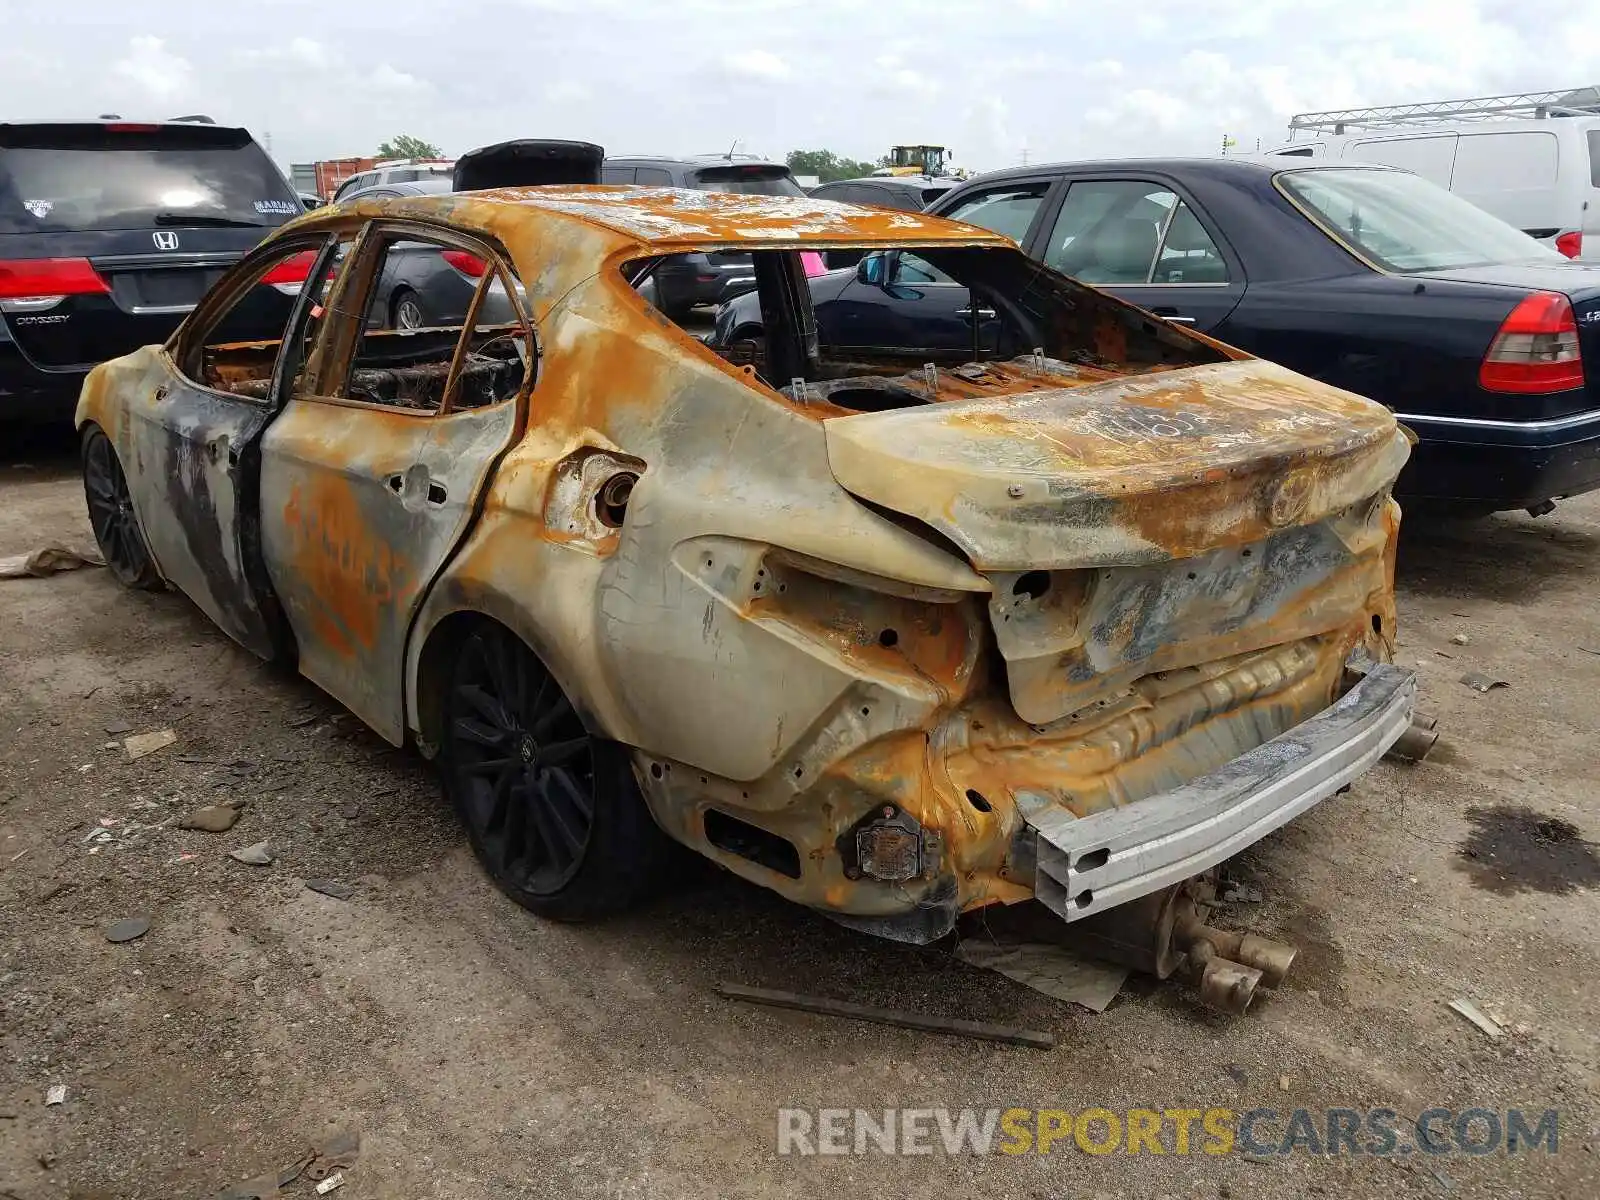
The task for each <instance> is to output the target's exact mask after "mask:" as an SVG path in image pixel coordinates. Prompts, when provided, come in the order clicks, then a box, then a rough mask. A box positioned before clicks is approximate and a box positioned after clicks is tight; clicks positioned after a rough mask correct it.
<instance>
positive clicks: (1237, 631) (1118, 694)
mask: <svg viewBox="0 0 1600 1200" xmlns="http://www.w3.org/2000/svg"><path fill="white" fill-rule="evenodd" d="M825 428H826V434H827V440H828V454H829V462H830V464H831V465H832V468H833V471H834V475H835V477H836V478H837V479H838V480H839V482H840V483H841V484H842V485H843V486H844V487H845V488H846V489H847V490H849V491H850V492H852V493H853V494H854V495H856V496H857V497H859V498H861V499H863V500H867V501H870V502H872V503H874V504H876V505H879V506H881V507H883V508H887V509H891V510H893V511H895V512H897V513H901V514H903V515H905V516H908V517H914V518H916V519H917V520H918V521H921V522H923V523H925V524H926V525H929V526H932V527H933V528H934V529H936V530H938V531H939V532H940V533H942V534H944V535H945V536H946V537H948V538H949V539H950V540H951V541H952V542H954V543H955V544H956V545H957V546H959V547H960V548H961V550H962V551H963V552H964V553H965V554H966V555H967V556H968V557H969V558H970V559H971V561H972V564H973V565H974V566H975V567H976V568H977V569H978V570H980V571H982V572H984V573H985V574H986V575H987V576H988V578H989V581H990V584H991V586H992V588H993V591H992V594H991V598H990V603H989V617H990V625H991V627H992V629H993V631H994V634H995V640H996V644H997V646H998V648H999V650H1000V654H1001V656H1002V658H1003V659H1004V660H1005V663H1006V676H1007V684H1008V688H1009V691H1010V695H1011V701H1012V706H1013V707H1014V708H1015V710H1016V712H1017V714H1018V715H1019V716H1020V717H1022V719H1023V720H1025V721H1027V722H1029V723H1031V724H1034V725H1036V726H1037V725H1044V724H1048V723H1050V722H1053V721H1057V720H1061V719H1064V718H1068V717H1071V716H1072V715H1073V714H1077V713H1081V712H1084V711H1086V710H1091V706H1097V707H1095V708H1094V709H1092V711H1095V712H1097V713H1101V714H1103V713H1105V712H1107V711H1111V710H1113V709H1115V707H1116V706H1118V705H1120V704H1126V703H1133V702H1134V700H1135V698H1134V697H1133V695H1132V693H1131V692H1130V690H1129V689H1130V688H1131V687H1132V685H1133V684H1134V683H1135V682H1137V681H1138V680H1140V679H1143V678H1144V677H1146V676H1149V675H1152V674H1155V675H1157V676H1158V677H1159V676H1160V675H1161V673H1164V672H1169V671H1177V670H1182V669H1184V668H1190V667H1200V668H1203V669H1210V665H1213V664H1218V663H1223V662H1225V661H1229V660H1232V659H1233V658H1234V657H1235V656H1238V655H1243V654H1248V653H1251V652H1253V651H1257V650H1262V649H1265V648H1267V647H1274V646H1284V645H1288V644H1290V643H1302V644H1305V645H1307V646H1309V645H1312V644H1314V643H1315V642H1316V640H1317V639H1320V638H1322V637H1323V636H1324V635H1328V634H1332V633H1335V631H1341V630H1343V631H1348V630H1349V629H1350V628H1351V627H1352V625H1353V623H1359V624H1361V625H1362V626H1363V627H1364V626H1365V619H1364V618H1363V617H1362V613H1363V612H1364V610H1365V608H1366V606H1367V605H1368V604H1369V603H1370V600H1371V597H1372V596H1374V595H1376V594H1381V593H1382V592H1383V591H1384V589H1385V588H1386V587H1387V573H1388V549H1389V546H1390V542H1391V539H1392V535H1393V525H1392V521H1391V520H1390V519H1389V517H1388V512H1389V510H1388V508H1387V506H1386V505H1385V504H1384V503H1382V501H1383V500H1384V499H1385V498H1386V496H1387V494H1388V489H1389V487H1390V486H1391V485H1392V483H1393V482H1394V479H1395V476H1396V475H1397V474H1398V473H1399V471H1400V468H1401V466H1402V465H1403V464H1404V462H1405V460H1406V457H1407V455H1408V453H1409V446H1408V443H1407V439H1406V435H1405V433H1404V432H1403V431H1402V430H1401V429H1400V427H1399V426H1398V425H1397V424H1396V422H1395V420H1394V417H1393V416H1392V415H1391V414H1390V413H1389V411H1388V410H1387V409H1385V408H1382V407H1380V406H1379V405H1376V404H1373V403H1372V402H1371V401H1368V400H1364V399H1362V398H1360V397H1358V396H1354V395H1352V394H1350V393H1348V392H1342V391H1340V390H1338V389H1336V388H1332V387H1328V386H1327V385H1324V384H1319V383H1317V382H1315V381H1314V380H1310V379H1307V378H1305V377H1303V376H1299V375H1295V374H1294V373H1292V372H1290V371H1287V370H1285V369H1283V368H1281V367H1277V366H1274V365H1272V364H1270V363H1266V362H1262V361H1260V360H1255V359H1249V360H1244V361H1238V362H1228V363H1218V364H1215V365H1209V366H1197V367H1186V368H1182V369H1179V370H1175V371H1166V372H1161V373H1159V374H1150V375H1143V376H1139V377H1133V378H1127V377H1125V378H1121V379H1114V380H1109V381H1105V382H1101V383H1097V384H1091V385H1087V386H1083V387H1078V388H1068V389H1053V390H1050V391H1044V392H1030V393H1027V394H1023V395H1016V396H1012V397H1006V398H1000V399H994V400H989V399H985V400H974V401H964V402H961V401H958V402H954V403H948V404H939V405H930V406H927V407H924V408H919V409H907V410H897V411H893V412H884V413H869V414H862V415H859V416H850V417H839V418H835V419H833V420H830V421H828V422H827V423H826V427H825ZM1318 653H1320V652H1318ZM1263 686H1264V687H1265V686H1266V685H1265V684H1263Z"/></svg>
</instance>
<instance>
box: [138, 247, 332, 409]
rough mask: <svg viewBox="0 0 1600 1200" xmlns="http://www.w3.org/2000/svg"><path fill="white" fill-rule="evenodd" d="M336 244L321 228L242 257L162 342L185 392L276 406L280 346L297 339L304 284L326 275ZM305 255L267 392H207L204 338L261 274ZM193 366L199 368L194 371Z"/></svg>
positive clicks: (210, 389) (303, 314) (303, 307)
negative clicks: (306, 266)
mask: <svg viewBox="0 0 1600 1200" xmlns="http://www.w3.org/2000/svg"><path fill="white" fill-rule="evenodd" d="M338 245H339V230H338V229H336V228H322V229H316V230H306V231H304V232H303V233H297V234H293V235H290V236H288V237H284V238H279V239H275V240H273V241H271V242H269V243H267V244H266V245H263V246H258V247H257V248H256V249H255V250H253V251H251V252H250V253H249V254H247V255H246V256H245V257H244V258H243V259H241V260H240V261H239V262H238V263H237V264H236V265H235V266H234V267H233V268H232V270H231V272H230V277H229V279H228V280H227V283H226V285H225V286H223V287H218V288H215V289H213V290H212V291H211V292H210V293H208V294H207V295H206V296H205V297H204V298H203V299H202V300H201V301H200V303H199V304H198V305H197V306H196V307H195V308H194V310H193V311H192V312H191V313H190V314H189V315H188V316H187V317H186V318H185V319H184V321H183V323H182V324H180V325H179V326H178V328H177V329H175V330H174V331H173V332H172V336H171V337H169V338H168V339H167V341H166V344H165V345H164V346H163V347H162V349H163V351H164V352H165V353H166V355H167V357H168V358H169V359H170V360H171V362H172V367H173V370H174V371H175V372H176V373H177V375H178V376H179V377H180V378H181V379H182V380H183V381H184V382H185V383H186V384H188V385H189V386H190V387H193V388H197V389H199V390H200V391H203V392H206V393H208V394H209V395H213V396H221V397H224V398H226V399H228V400H236V401H238V402H239V403H241V404H250V405H253V406H255V407H257V408H274V407H276V401H277V400H281V399H282V397H278V395H277V389H278V386H279V374H280V372H281V370H282V360H283V350H284V346H285V345H287V344H288V342H289V340H290V338H291V337H297V336H299V334H300V332H301V331H302V329H303V326H304V324H305V320H306V312H307V306H306V302H305V296H306V288H307V285H309V284H310V282H311V281H312V280H316V279H319V278H322V277H323V275H325V274H326V273H327V271H328V270H329V268H330V266H331V263H332V256H333V254H334V251H335V249H336V247H337V246H338ZM307 250H310V251H313V252H315V258H313V259H312V263H311V269H310V270H309V271H308V272H307V274H306V284H302V285H301V291H300V295H299V296H297V297H296V298H295V302H294V304H293V306H291V308H290V310H289V319H288V321H286V322H285V323H284V327H283V331H282V332H281V333H280V334H279V336H278V339H277V341H278V353H277V356H276V358H275V359H274V362H273V368H272V379H273V388H272V390H271V391H270V392H269V393H268V395H267V396H266V397H265V398H259V399H258V398H257V397H254V396H247V395H242V394H240V393H238V392H230V391H226V390H224V389H221V388H215V387H212V386H211V385H210V384H209V383H207V382H206V381H205V378H204V375H205V372H204V370H203V366H204V364H203V361H202V356H203V355H204V353H205V347H206V338H207V336H208V335H210V333H211V332H212V331H213V330H214V329H216V328H217V326H218V325H219V324H221V322H222V321H223V320H225V319H226V318H227V316H228V314H229V313H230V312H232V311H233V309H234V307H235V306H236V305H237V304H239V303H241V302H242V301H243V300H244V298H245V297H246V296H247V295H248V294H249V292H250V290H251V289H252V288H256V287H260V286H261V277H262V276H263V275H265V274H266V273H267V272H268V271H270V270H271V269H272V268H273V267H275V266H277V265H279V264H280V263H282V262H284V261H285V260H286V259H289V258H292V257H294V256H295V255H296V254H303V253H305V252H306V251H307ZM196 367H201V368H202V369H200V370H195V369H194V368H196Z"/></svg>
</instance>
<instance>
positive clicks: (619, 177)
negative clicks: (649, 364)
mask: <svg viewBox="0 0 1600 1200" xmlns="http://www.w3.org/2000/svg"><path fill="white" fill-rule="evenodd" d="M600 182H601V183H632V184H638V185H639V186H641V187H677V188H692V189H693V190H695V191H698V192H742V193H744V194H746V195H754V196H804V195H805V194H806V193H805V189H803V188H802V187H801V186H800V185H799V184H798V183H796V182H795V180H794V175H793V173H792V172H791V171H790V170H789V168H788V167H786V166H784V165H783V164H782V163H775V162H767V161H765V160H764V159H759V158H729V157H712V156H710V155H706V156H704V157H699V158H652V157H649V156H645V155H627V156H623V157H618V158H608V159H606V160H605V162H604V163H603V164H602V165H601V168H600ZM651 279H652V280H653V282H654V285H655V295H654V296H653V297H652V299H653V300H654V301H655V303H656V306H657V307H658V308H660V309H661V311H662V312H664V313H666V314H668V315H669V316H671V317H673V318H674V319H678V320H681V319H682V318H684V317H686V316H687V315H688V313H689V310H690V309H691V308H694V307H695V306H696V305H699V304H719V303H721V302H722V301H724V300H727V299H731V298H732V297H734V296H737V295H739V294H740V293H742V292H747V291H750V290H751V289H752V288H754V287H755V274H754V272H753V270H752V269H751V266H750V256H749V255H748V254H741V253H739V252H738V251H717V252H714V253H710V254H679V255H674V256H673V257H672V258H669V259H667V260H666V261H665V262H663V263H662V264H661V265H660V266H659V267H657V268H656V270H655V272H654V273H653V274H652V275H651Z"/></svg>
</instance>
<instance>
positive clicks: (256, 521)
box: [123, 228, 337, 659]
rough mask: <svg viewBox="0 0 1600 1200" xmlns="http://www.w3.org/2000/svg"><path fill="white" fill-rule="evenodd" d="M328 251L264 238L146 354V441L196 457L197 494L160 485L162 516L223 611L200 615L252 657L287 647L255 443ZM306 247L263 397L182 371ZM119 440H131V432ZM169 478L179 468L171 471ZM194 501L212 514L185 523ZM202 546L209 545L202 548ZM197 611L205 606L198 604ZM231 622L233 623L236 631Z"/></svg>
mask: <svg viewBox="0 0 1600 1200" xmlns="http://www.w3.org/2000/svg"><path fill="white" fill-rule="evenodd" d="M335 245H337V237H336V235H335V233H334V232H333V231H332V230H330V229H328V228H320V229H314V230H306V231H301V232H296V233H292V234H289V235H287V236H285V237H281V238H273V239H271V240H270V241H268V242H266V243H264V244H262V245H260V246H257V247H256V248H255V249H253V250H252V251H251V252H250V253H249V254H247V255H245V256H244V257H243V258H242V259H240V260H239V262H238V263H237V264H235V266H234V267H233V268H231V269H230V271H229V273H228V275H227V277H226V278H225V279H224V280H223V281H222V282H221V283H220V284H219V285H218V286H217V287H216V288H213V289H212V291H210V292H209V293H207V294H206V295H205V296H203V297H202V298H201V301H200V303H199V304H197V305H196V306H195V307H194V309H193V310H192V311H191V312H190V314H189V315H188V317H186V318H185V319H184V321H183V322H182V323H181V324H180V325H179V326H178V328H177V329H176V330H174V331H173V333H172V334H171V335H170V336H169V337H168V339H167V341H166V342H165V343H164V344H163V345H162V346H161V347H160V348H159V349H158V350H157V351H156V352H155V353H156V361H157V363H158V364H159V370H158V373H157V378H158V380H159V382H158V383H157V387H156V393H155V397H154V406H155V407H156V408H157V409H158V410H159V411H157V412H155V413H153V414H152V417H151V419H150V420H149V422H148V426H149V427H151V436H152V437H153V438H154V439H156V440H155V444H156V445H159V446H161V447H162V456H163V457H162V461H163V462H169V461H170V462H171V463H173V464H179V465H180V468H181V466H182V465H183V464H188V465H190V466H195V460H197V459H198V460H201V461H200V462H199V464H198V466H196V469H197V470H198V472H199V473H200V476H202V477H203V480H202V483H203V491H204V492H205V495H204V497H200V496H198V495H192V494H191V493H190V491H189V489H188V488H187V487H185V485H184V484H183V482H182V481H181V480H173V481H171V482H170V483H169V485H168V486H169V489H170V490H169V496H170V499H169V500H168V501H167V504H166V507H167V508H168V509H169V510H170V511H169V512H167V513H166V514H165V515H166V516H169V517H170V518H171V519H172V520H173V522H174V523H175V524H176V525H177V526H178V527H179V528H180V529H181V530H182V538H183V541H184V542H185V543H186V548H187V551H188V553H187V556H186V561H185V562H184V564H183V566H184V568H185V569H186V570H187V569H188V568H194V569H197V570H198V572H199V578H201V579H203V581H204V585H205V591H206V593H207V594H208V597H209V600H210V601H211V603H212V604H214V605H215V606H216V607H217V608H219V609H221V610H222V613H221V614H220V615H219V613H217V612H210V613H208V615H210V616H211V617H212V619H213V620H214V621H216V622H217V623H218V625H219V626H220V627H221V628H222V629H223V631H224V632H226V633H228V634H229V636H231V637H233V638H234V639H235V640H236V641H238V642H240V643H241V644H242V645H244V646H245V647H246V648H247V649H249V650H250V651H251V652H252V653H254V654H257V655H258V656H260V657H262V658H267V659H274V658H279V657H284V656H287V655H289V654H292V652H293V641H292V638H291V637H290V635H289V630H288V626H287V625H286V624H285V623H284V621H283V619H282V613H281V610H280V609H279V607H278V604H277V597H276V596H275V594H274V593H273V590H272V585H271V582H270V581H269V579H268V578H267V574H266V566H265V562H264V560H263V558H262V556H261V551H260V503H259V501H260V496H259V479H260V442H261V437H262V435H263V433H264V432H265V431H266V429H267V427H268V426H269V425H270V424H271V423H272V420H273V418H274V417H275V416H276V415H277V413H278V412H279V411H281V408H282V403H283V397H282V392H283V389H284V387H285V371H284V365H285V350H286V348H288V347H290V346H299V345H300V344H301V339H302V336H303V333H304V329H305V322H306V321H307V319H308V316H309V312H310V304H311V300H310V297H311V296H312V294H313V292H314V291H315V288H314V287H313V286H311V284H312V281H314V280H317V279H320V278H322V277H323V274H324V273H325V272H326V271H327V269H328V264H329V261H330V257H331V254H332V248H333V247H334V246H335ZM307 251H311V252H313V259H312V263H311V267H310V270H309V271H308V273H307V275H306V283H304V284H302V285H301V288H300V291H299V294H298V295H297V296H296V297H295V299H294V302H293V304H292V305H291V306H290V308H289V316H288V319H287V320H286V321H285V322H284V325H283V328H282V329H281V330H280V331H279V332H278V335H277V338H276V341H277V352H276V354H275V355H274V357H273V363H272V373H271V376H270V382H269V385H268V389H267V395H266V396H265V397H264V398H261V399H257V398H255V397H251V396H245V395H240V394H239V393H236V392H231V391H226V390H224V389H221V388H216V387H213V386H211V385H210V384H208V383H206V382H205V381H204V379H203V378H197V377H196V375H197V374H199V375H203V372H197V373H195V374H191V372H190V371H189V370H187V369H185V368H188V367H193V366H195V365H197V364H198V363H199V362H200V361H201V359H200V358H199V356H200V355H203V353H204V347H205V340H204V339H205V337H206V335H207V334H209V333H210V332H211V331H212V330H213V329H215V328H216V325H217V323H218V322H219V321H221V320H223V319H225V318H226V317H227V316H228V314H229V313H230V312H231V311H232V310H233V309H234V308H235V307H236V306H237V305H238V304H240V303H241V302H243V301H244V300H245V299H246V297H248V296H249V294H250V293H251V291H252V290H253V289H255V288H258V287H261V286H262V283H261V277H262V276H263V275H264V274H266V272H267V271H268V270H270V269H271V268H272V267H273V266H275V265H277V264H279V263H281V262H283V261H284V260H285V259H286V258H289V257H291V256H293V255H296V254H301V253H304V252H307ZM186 401H187V404H186V403H185V402H186ZM207 408H209V409H210V410H211V416H212V418H213V424H211V426H210V429H211V430H212V431H214V432H219V433H221V434H222V436H219V437H213V438H211V440H209V441H207V442H205V443H204V444H202V443H201V442H200V441H199V440H198V439H197V438H196V437H195V436H193V435H195V434H200V433H203V432H204V431H205V429H206V428H207V427H206V425H205V424H204V422H205V418H206V412H205V410H206V409H207ZM219 414H233V415H235V416H237V417H238V421H237V424H236V425H235V423H234V422H232V421H224V420H223V419H222V418H221V416H220V415H219ZM186 416H192V417H193V418H194V421H193V424H192V425H190V426H189V427H188V428H187V429H185V422H184V421H183V420H182V418H184V417H186ZM131 424H132V423H131V422H130V426H131ZM235 432H236V433H237V434H238V435H239V436H238V439H237V440H234V439H233V437H232V436H230V435H232V434H233V433H235ZM125 436H128V437H138V436H140V435H139V434H138V433H137V432H136V431H133V430H131V428H130V431H129V432H128V433H127V434H126V435H125ZM224 442H226V453H227V463H226V465H225V466H223V467H222V468H221V470H220V471H217V470H208V469H207V468H206V466H205V465H204V461H203V460H204V459H206V458H209V459H210V460H211V463H212V464H214V465H220V464H218V463H217V460H218V458H219V456H220V455H221V454H222V453H223V450H222V446H223V444H224ZM128 449H130V447H124V448H123V452H124V454H126V452H127V450H128ZM124 469H125V470H126V469H127V468H126V467H125V468H124ZM175 473H176V474H185V473H186V472H184V471H183V470H182V469H179V470H177V471H176V472H175ZM197 478H198V477H197ZM218 482H222V483H223V485H224V486H225V487H226V490H227V495H226V496H224V497H222V500H223V505H222V506H221V508H220V510H219V506H218V495H217V487H216V485H217V483H218ZM141 485H142V486H141V487H140V490H141V491H143V490H145V488H146V487H147V486H148V481H141ZM196 486H197V487H198V486H200V484H198V483H197V484H196ZM197 505H198V506H201V508H202V509H204V508H206V507H209V510H210V513H211V515H212V519H211V521H210V522H206V521H203V520H198V519H190V518H189V517H186V514H190V513H192V511H193V508H194V506H197ZM222 514H228V516H230V517H231V520H230V519H225V517H224V516H223V515H222ZM149 515H151V516H154V515H157V514H149ZM142 523H144V524H146V526H147V528H146V540H147V542H151V541H152V538H151V534H150V531H149V529H148V522H142ZM213 539H221V541H213ZM229 540H231V541H232V542H233V544H232V545H231V546H230V545H227V544H226V543H227V542H228V541H229ZM154 541H155V542H159V541H161V539H160V538H156V539H154ZM206 542H213V544H209V545H207V544H205V543H206ZM152 544H154V543H152ZM153 556H154V557H155V558H156V564H157V566H158V567H160V568H161V569H162V573H163V575H167V574H168V572H169V571H170V569H171V568H172V566H174V565H176V564H173V563H171V562H169V563H168V564H166V565H163V564H162V562H161V560H160V555H159V554H154V551H153ZM230 558H232V559H235V560H236V562H237V568H236V569H235V568H233V567H231V566H230V565H229V559H230ZM208 561H209V562H211V564H212V566H211V567H210V568H208V567H207V565H206V564H207V562H208ZM218 562H220V563H221V565H222V568H223V569H222V570H221V572H219V571H218V570H217V564H218ZM190 599H191V600H193V601H195V602H196V603H201V597H198V596H193V595H191V596H190ZM201 607H202V608H204V607H205V605H204V604H201ZM231 625H237V626H238V628H233V627H230V626H231Z"/></svg>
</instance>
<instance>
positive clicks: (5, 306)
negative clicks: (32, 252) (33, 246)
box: [0, 258, 111, 312]
mask: <svg viewBox="0 0 1600 1200" xmlns="http://www.w3.org/2000/svg"><path fill="white" fill-rule="evenodd" d="M110 290H111V289H110V288H109V287H107V286H106V281H105V280H104V279H102V278H101V277H100V272H98V271H96V270H95V269H94V267H93V266H91V265H90V263H89V260H88V259H87V258H23V259H12V260H11V261H9V262H7V261H4V260H0V312H38V311H39V310H41V309H46V308H54V307H55V306H56V305H57V304H60V303H61V301H63V300H65V299H66V298H67V297H68V296H90V295H104V294H106V293H107V292H109V291H110Z"/></svg>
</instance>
